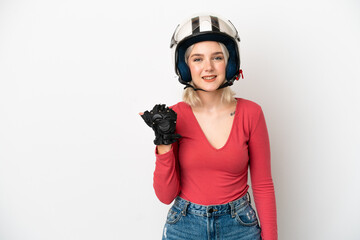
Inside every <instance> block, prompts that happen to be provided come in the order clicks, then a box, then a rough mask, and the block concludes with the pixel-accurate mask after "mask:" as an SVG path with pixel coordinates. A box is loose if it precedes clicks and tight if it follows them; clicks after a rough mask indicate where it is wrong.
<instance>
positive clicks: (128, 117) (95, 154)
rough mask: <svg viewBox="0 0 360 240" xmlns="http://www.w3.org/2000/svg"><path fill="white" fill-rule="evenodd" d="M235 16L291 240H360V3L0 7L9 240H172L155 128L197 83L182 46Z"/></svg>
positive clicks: (15, 1) (1, 214) (1, 235)
mask: <svg viewBox="0 0 360 240" xmlns="http://www.w3.org/2000/svg"><path fill="white" fill-rule="evenodd" d="M198 12H213V13H218V14H220V15H222V16H225V17H226V18H228V19H230V20H231V21H232V22H233V23H234V25H235V26H236V27H237V29H238V31H239V34H240V38H241V61H242V69H243V70H244V75H245V79H243V80H241V81H239V82H236V83H235V85H234V87H233V89H234V90H235V91H236V93H237V96H238V97H243V98H247V99H250V100H253V101H255V102H257V103H259V104H260V105H261V106H262V108H263V111H264V113H265V117H266V120H267V124H268V129H269V134H270V141H271V149H272V174H273V179H274V184H275V190H276V198H277V211H278V228H279V239H282V240H288V239H291V240H305V239H306V240H313V239H314V240H318V239H324V240H325V239H326V240H328V239H344V240H358V239H360V228H359V226H360V220H359V216H360V207H359V203H360V187H359V183H360V174H359V169H360V144H359V142H360V141H359V136H360V127H359V123H360V107H359V103H360V97H359V90H360V84H359V80H360V79H359V73H360V45H359V42H360V3H359V1H356V0H353V1H351V0H348V1H340V0H339V1H325V0H323V1H307V0H306V1H304V0H303V1H286V0H282V1H281V0H275V1H239V0H236V1H235V0H231V1H225V0H222V1H210V0H206V1H189V0H182V1H142V2H141V1H136V0H135V1H129V2H125V1H115V0H105V1H99V0H97V1H94V0H93V1H85V0H62V1H60V0H58V1H46V0H33V1H25V0H12V1H10V0H1V1H0V239H1V240H42V239H44V240H48V239H51V240H59V239H64V240H72V239H80V240H82V239H84V240H85V239H86V240H95V239H106V240H112V239H151V240H152V239H154V240H156V239H160V238H161V234H162V228H163V224H164V221H165V216H166V214H167V210H168V208H169V206H167V205H164V204H162V203H160V202H159V201H158V200H157V198H156V196H155V194H154V191H153V188H152V175H153V170H154V161H155V157H154V145H153V143H152V141H153V138H154V136H153V133H152V130H151V129H150V128H148V127H147V126H146V125H145V123H144V122H143V121H142V119H141V118H140V117H139V116H138V115H137V113H138V112H140V111H144V110H147V109H149V108H152V106H153V105H154V104H156V103H166V104H168V105H172V104H175V103H176V102H178V101H180V100H181V93H182V88H183V86H182V85H181V84H180V83H178V81H177V79H176V77H175V74H174V71H173V66H172V62H171V54H170V49H169V44H170V38H171V35H172V33H173V31H174V29H175V27H176V25H177V24H178V23H179V22H181V21H182V20H183V19H184V18H187V17H188V16H190V15H193V14H194V13H198Z"/></svg>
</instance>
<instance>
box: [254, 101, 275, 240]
mask: <svg viewBox="0 0 360 240" xmlns="http://www.w3.org/2000/svg"><path fill="white" fill-rule="evenodd" d="M252 117H253V118H252V120H251V121H250V122H251V130H250V137H249V157H250V164H249V165H250V175H251V185H252V190H253V195H254V200H255V204H256V209H257V212H258V215H259V219H260V224H261V229H262V231H261V236H262V239H263V240H277V236H278V235H277V216H276V201H275V193H274V184H273V180H272V177H271V162H270V143H269V136H268V131H267V127H266V123H265V117H264V114H263V111H262V109H261V107H260V106H258V108H257V109H256V111H255V113H254V114H252Z"/></svg>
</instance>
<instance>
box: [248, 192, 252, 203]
mask: <svg viewBox="0 0 360 240" xmlns="http://www.w3.org/2000/svg"><path fill="white" fill-rule="evenodd" d="M247 196H248V200H249V204H250V205H251V198H250V193H249V192H247Z"/></svg>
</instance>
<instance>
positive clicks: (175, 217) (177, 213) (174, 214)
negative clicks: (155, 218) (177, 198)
mask: <svg viewBox="0 0 360 240" xmlns="http://www.w3.org/2000/svg"><path fill="white" fill-rule="evenodd" d="M181 216H182V212H181V210H179V209H177V208H175V207H174V206H172V207H171V208H170V209H169V212H168V214H167V217H166V223H168V224H175V223H177V222H178V221H179V220H180V218H181Z"/></svg>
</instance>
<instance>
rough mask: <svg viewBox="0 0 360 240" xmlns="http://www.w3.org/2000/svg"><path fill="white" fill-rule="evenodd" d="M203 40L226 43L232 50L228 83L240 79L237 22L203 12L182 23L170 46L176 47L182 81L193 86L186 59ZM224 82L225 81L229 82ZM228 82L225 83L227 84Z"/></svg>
mask: <svg viewBox="0 0 360 240" xmlns="http://www.w3.org/2000/svg"><path fill="white" fill-rule="evenodd" d="M202 41H216V42H221V43H223V44H224V45H225V47H226V48H227V50H228V52H229V59H228V63H227V66H226V83H225V84H226V86H231V85H232V84H233V82H234V80H235V79H238V78H239V76H240V73H241V70H240V53H239V43H240V38H239V35H238V32H237V30H236V28H235V27H234V25H233V24H232V23H231V22H230V21H229V20H225V19H221V18H219V17H216V16H213V15H200V16H195V17H193V18H191V19H190V20H187V21H185V22H184V23H182V24H179V25H178V26H177V27H176V29H175V32H174V34H173V36H172V38H171V44H170V48H171V49H173V51H174V54H173V56H174V58H175V59H174V63H175V72H176V74H177V75H178V76H179V81H180V83H182V84H185V85H187V86H189V83H190V81H191V73H190V69H189V67H188V65H187V64H186V62H185V52H186V49H187V48H188V47H189V46H191V45H193V44H195V43H197V42H202ZM225 84H224V85H225ZM226 86H221V88H222V87H226Z"/></svg>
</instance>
